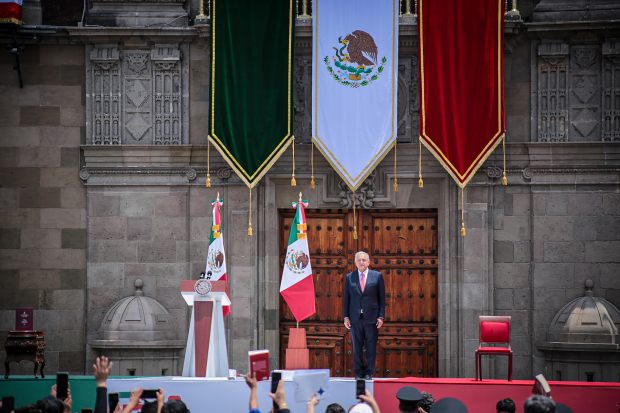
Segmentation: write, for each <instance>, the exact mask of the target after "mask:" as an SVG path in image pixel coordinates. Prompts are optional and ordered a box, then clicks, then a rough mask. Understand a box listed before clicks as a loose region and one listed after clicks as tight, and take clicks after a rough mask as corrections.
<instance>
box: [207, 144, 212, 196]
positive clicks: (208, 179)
mask: <svg viewBox="0 0 620 413" xmlns="http://www.w3.org/2000/svg"><path fill="white" fill-rule="evenodd" d="M210 142H211V141H210V140H209V137H207V188H211V173H210V172H211V159H210V158H211V156H210V155H211V143H210Z"/></svg>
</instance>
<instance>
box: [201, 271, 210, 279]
mask: <svg viewBox="0 0 620 413" xmlns="http://www.w3.org/2000/svg"><path fill="white" fill-rule="evenodd" d="M209 273H211V271H209ZM204 278H205V272H204V271H200V279H201V280H204Z"/></svg>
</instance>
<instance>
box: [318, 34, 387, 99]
mask: <svg viewBox="0 0 620 413" xmlns="http://www.w3.org/2000/svg"><path fill="white" fill-rule="evenodd" d="M333 49H334V50H335V55H334V56H332V57H331V60H330V57H329V56H325V58H324V59H323V62H325V66H326V67H327V71H328V72H329V73H330V75H331V76H332V77H333V79H334V80H335V81H336V82H338V83H340V84H341V85H343V86H349V87H352V88H358V87H360V86H367V85H369V84H371V83H372V82H374V81H375V80H377V79H379V76H380V75H381V73H383V69H384V66H385V64H386V63H387V58H385V57H383V58H382V59H381V62H378V61H377V55H378V50H377V45H376V43H375V40H374V39H373V38H372V36H371V35H370V34H368V33H366V32H364V31H362V30H355V31H354V32H353V33H351V34H349V35H347V36H346V37H345V38H344V39H343V38H342V36H341V37H339V38H338V47H333ZM332 64H333V67H332Z"/></svg>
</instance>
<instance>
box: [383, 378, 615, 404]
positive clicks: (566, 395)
mask: <svg viewBox="0 0 620 413" xmlns="http://www.w3.org/2000/svg"><path fill="white" fill-rule="evenodd" d="M549 385H550V386H551V397H553V400H555V401H556V402H560V403H564V404H565V405H567V406H568V407H570V408H571V409H572V410H573V412H575V413H586V412H600V413H607V412H608V413H615V412H617V411H618V407H616V406H617V404H618V403H620V383H606V382H596V383H588V382H567V381H550V382H549ZM403 386H412V387H415V388H416V389H418V390H420V391H426V392H428V393H430V394H432V395H433V397H434V398H435V400H439V399H442V398H444V397H455V398H457V399H459V400H461V401H462V402H463V403H465V405H466V406H467V409H468V411H469V412H494V411H495V404H496V403H497V402H498V401H499V400H501V399H505V398H511V399H512V400H514V402H515V405H516V407H517V412H521V411H523V404H524V403H525V400H526V399H527V398H528V397H530V396H531V395H532V389H533V387H534V380H513V381H510V382H509V381H507V380H483V381H476V380H474V379H450V378H437V379H425V378H414V377H409V378H403V379H396V380H382V379H377V380H375V382H374V390H375V393H373V395H374V396H375V398H376V399H377V402H378V403H379V407H380V408H381V411H382V412H398V400H397V399H396V392H397V391H398V390H399V389H400V388H401V387H403Z"/></svg>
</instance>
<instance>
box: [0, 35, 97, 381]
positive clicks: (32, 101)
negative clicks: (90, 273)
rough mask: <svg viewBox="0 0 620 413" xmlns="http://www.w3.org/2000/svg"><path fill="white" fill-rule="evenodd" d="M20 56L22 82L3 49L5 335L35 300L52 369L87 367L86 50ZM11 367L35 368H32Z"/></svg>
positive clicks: (0, 314) (17, 368)
mask: <svg viewBox="0 0 620 413" xmlns="http://www.w3.org/2000/svg"><path fill="white" fill-rule="evenodd" d="M20 60H21V63H22V66H21V67H22V74H23V79H24V88H23V89H20V88H19V83H18V79H17V72H16V71H15V70H13V63H14V57H13V55H10V54H8V53H6V52H3V53H0V96H1V100H0V147H1V148H0V337H6V334H7V331H8V330H11V329H14V328H15V311H14V310H15V307H19V306H23V307H34V309H35V311H34V317H35V322H34V327H35V328H36V329H42V330H44V332H45V335H46V337H45V341H46V343H47V350H46V370H47V372H48V373H51V372H55V371H57V370H64V371H69V372H71V373H82V372H83V371H84V362H85V358H84V349H85V342H84V308H85V306H84V283H85V277H86V238H87V237H86V190H85V189H84V186H83V185H82V183H81V182H80V179H79V177H78V172H79V170H80V144H81V143H83V141H84V134H85V126H84V125H85V101H84V97H85V92H84V75H85V68H84V47H83V46H79V45H75V46H73V45H50V44H47V45H40V46H39V45H31V46H27V49H26V52H25V53H24V54H22V55H21V56H20ZM0 350H4V347H2V348H0ZM3 357H4V352H3V351H0V359H3ZM11 369H12V371H13V372H15V373H17V374H23V373H25V372H28V373H30V372H31V370H32V365H26V364H21V365H17V364H13V365H12V366H11Z"/></svg>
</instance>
